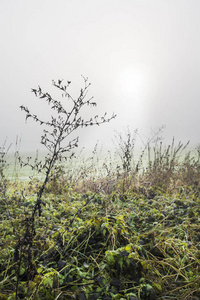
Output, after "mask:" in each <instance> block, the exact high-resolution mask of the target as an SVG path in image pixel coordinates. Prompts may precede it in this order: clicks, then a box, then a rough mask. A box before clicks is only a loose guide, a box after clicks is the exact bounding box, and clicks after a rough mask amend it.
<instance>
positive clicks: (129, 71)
mask: <svg viewBox="0 0 200 300" xmlns="http://www.w3.org/2000/svg"><path fill="white" fill-rule="evenodd" d="M146 82H147V78H146V76H145V74H144V72H143V71H142V70H134V68H129V67H128V68H125V69H123V70H121V72H120V73H119V75H118V78H117V85H118V88H119V91H120V92H121V93H122V94H123V95H125V96H126V97H130V96H131V97H133V98H136V97H139V96H141V95H142V94H143V93H144V87H145V85H146Z"/></svg>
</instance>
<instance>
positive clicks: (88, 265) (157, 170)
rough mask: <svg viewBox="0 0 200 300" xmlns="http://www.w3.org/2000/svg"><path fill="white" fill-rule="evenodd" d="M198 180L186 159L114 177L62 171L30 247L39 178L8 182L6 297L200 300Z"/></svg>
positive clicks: (1, 290)
mask: <svg viewBox="0 0 200 300" xmlns="http://www.w3.org/2000/svg"><path fill="white" fill-rule="evenodd" d="M171 161H172V160H171ZM167 165H168V168H167V167H166V166H167ZM159 166H160V167H159ZM175 166H176V168H175ZM161 167H162V168H161ZM161 170H162V172H161ZM199 174H200V172H199V161H198V160H195V161H194V160H189V158H188V157H187V158H186V160H185V161H184V162H183V163H182V164H181V165H180V164H179V167H178V166H177V165H176V164H175V162H174V163H173V171H172V167H171V168H169V163H168V164H166V163H165V164H163V163H162V164H161V163H160V165H159V163H158V161H157V162H156V164H155V163H154V164H152V163H151V164H149V166H148V168H146V170H145V172H143V173H142V172H141V173H140V174H139V173H137V172H134V173H132V174H131V173H128V174H127V173H126V174H124V173H121V176H119V174H117V175H116V176H115V178H114V179H113V178H110V177H109V176H110V173H109V176H107V177H106V176H105V177H104V178H97V179H94V178H93V177H92V179H91V178H90V179H89V178H86V179H82V181H80V180H79V182H73V181H72V180H71V181H69V178H68V177H67V176H66V174H63V173H62V176H60V177H59V176H58V177H56V178H54V179H53V180H51V182H49V183H48V184H47V186H46V190H45V193H44V196H43V199H42V200H43V207H42V215H41V216H40V217H37V218H36V221H35V228H33V231H34V238H33V243H32V245H31V247H30V244H29V243H28V238H29V236H28V235H26V231H27V228H28V227H27V226H28V225H27V222H28V219H29V218H30V216H31V214H32V210H33V208H34V205H35V202H36V198H37V191H38V187H39V186H40V181H39V180H37V179H31V180H30V181H29V182H20V181H16V182H9V181H7V180H6V178H5V177H2V181H1V200H0V220H1V223H0V226H1V228H0V230H1V240H0V246H1V251H0V299H2V300H3V299H38V300H39V299H81V300H85V299H87V300H88V299H90V300H92V299H96V300H98V299H102V300H103V299H104V300H109V299H121V300H122V299H129V300H136V299H138V300H139V299H152V300H153V299H199V298H200V288H199V286H200V276H199V275H200V223H199V220H200V198H199V191H200V185H199ZM111 179H112V180H111ZM32 234H33V232H32ZM29 235H30V231H29ZM23 236H26V238H27V242H26V239H25V240H24V241H23V242H22V237H23Z"/></svg>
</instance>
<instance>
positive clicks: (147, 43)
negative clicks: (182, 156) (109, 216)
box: [0, 0, 200, 150]
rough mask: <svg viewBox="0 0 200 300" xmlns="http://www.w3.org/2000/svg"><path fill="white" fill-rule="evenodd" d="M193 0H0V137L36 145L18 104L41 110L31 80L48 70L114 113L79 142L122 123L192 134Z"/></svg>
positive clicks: (195, 83)
mask: <svg viewBox="0 0 200 300" xmlns="http://www.w3.org/2000/svg"><path fill="white" fill-rule="evenodd" d="M199 14H200V1H199V0H146V1H145V0H84V1H83V0H56V1H54V0H29V1H26V0H18V1H15V0H0V36H1V47H0V66H1V68H0V80H1V85H0V101H1V110H0V127H1V131H0V142H1V144H2V143H3V141H4V140H5V138H6V137H7V139H8V142H13V143H14V142H15V139H16V136H17V135H18V136H19V137H21V138H22V145H21V147H24V149H25V148H26V149H30V150H35V149H37V147H38V144H37V143H38V142H39V141H40V133H39V132H40V131H39V130H40V129H38V128H37V126H36V125H34V124H33V123H31V122H30V123H29V122H28V123H27V124H25V121H24V119H25V115H24V113H23V112H21V111H20V109H19V106H20V105H21V104H24V105H25V106H28V107H30V108H32V110H33V113H41V112H42V113H43V114H45V113H46V110H45V107H44V106H41V105H40V104H41V103H40V101H38V100H37V99H36V98H35V97H34V95H33V94H32V93H31V88H36V87H37V86H38V85H40V86H41V87H42V88H44V90H45V91H47V92H48V91H52V95H53V89H52V84H51V82H52V79H55V80H56V79H64V80H66V81H67V80H71V81H72V84H71V86H72V92H74V93H75V94H76V93H78V91H79V90H80V88H81V87H82V78H81V74H83V75H84V76H87V77H89V81H90V82H91V83H92V86H91V89H90V95H91V96H94V98H95V100H96V102H97V103H98V107H97V108H96V109H94V110H91V111H90V112H91V114H92V115H93V114H94V115H95V114H97V113H99V114H100V113H103V112H104V111H107V112H108V113H110V114H112V112H113V111H114V112H115V113H116V114H117V118H116V120H114V121H112V123H110V124H105V125H102V127H99V128H90V129H87V130H85V131H83V132H82V135H81V137H80V140H81V142H82V143H81V144H82V145H84V146H85V147H87V145H88V146H89V145H94V144H95V142H96V141H97V140H99V141H100V143H102V144H105V145H109V143H110V144H111V145H112V142H110V141H111V139H112V138H113V131H114V130H115V129H116V130H118V131H123V128H125V127H126V126H127V125H129V127H130V129H131V130H134V129H136V128H138V129H139V130H140V131H141V132H145V133H146V134H147V135H148V132H149V134H150V132H151V131H150V130H151V129H152V128H153V129H154V128H157V127H159V126H161V125H166V129H165V131H164V135H165V136H166V137H167V138H169V139H171V138H172V137H173V136H175V138H176V139H177V140H182V141H183V142H184V141H187V140H189V139H190V140H191V143H192V144H194V145H195V144H197V143H199V142H200V139H199V138H200V137H199V131H200V130H199V129H200V117H199V114H200V82H199V80H200V54H199V53H200V18H199Z"/></svg>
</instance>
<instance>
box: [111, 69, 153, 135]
mask: <svg viewBox="0 0 200 300" xmlns="http://www.w3.org/2000/svg"><path fill="white" fill-rule="evenodd" d="M115 76H116V81H115V85H116V91H117V92H118V96H119V95H120V99H121V100H120V102H121V103H120V110H119V112H118V113H117V114H118V117H119V118H120V119H122V117H123V116H126V117H125V118H124V119H125V121H126V123H128V124H131V125H132V126H133V129H135V128H140V129H141V128H143V127H145V126H146V125H147V123H148V122H149V116H148V111H149V106H150V95H153V94H154V92H155V88H156V86H155V82H156V78H155V77H156V74H155V72H153V71H151V70H148V69H147V68H144V67H142V66H141V67H139V66H137V67H134V66H132V67H130V66H127V67H124V68H122V69H121V71H120V72H119V73H118V74H116V75H115ZM121 115H122V116H121ZM124 126H125V124H124Z"/></svg>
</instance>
